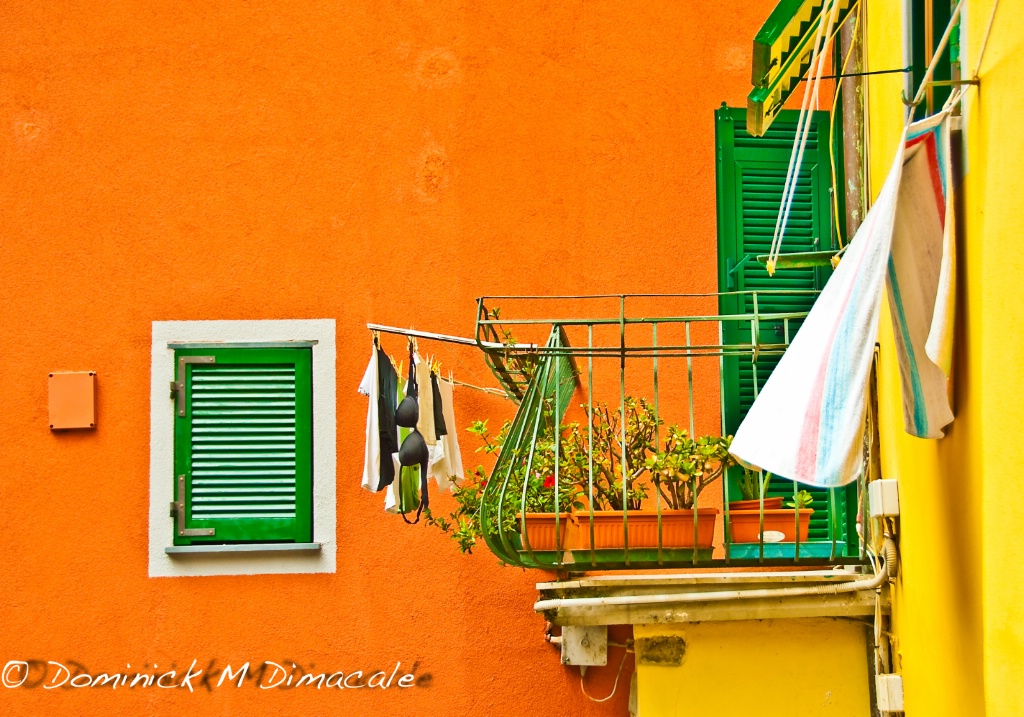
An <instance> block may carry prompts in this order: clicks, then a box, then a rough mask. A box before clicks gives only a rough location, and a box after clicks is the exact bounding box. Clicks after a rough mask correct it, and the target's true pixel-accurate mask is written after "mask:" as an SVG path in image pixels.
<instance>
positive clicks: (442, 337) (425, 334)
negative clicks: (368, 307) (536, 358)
mask: <svg viewBox="0 0 1024 717" xmlns="http://www.w3.org/2000/svg"><path fill="white" fill-rule="evenodd" d="M366 328H368V329H369V330H370V331H380V332H381V333H384V334H398V335H399V336H412V337H415V338H418V339H428V340H430V341H443V342H445V343H449V344H459V345H461V346H473V347H475V348H481V347H482V348H485V349H535V348H537V345H536V344H500V343H495V342H493V341H477V340H476V339H467V338H465V337H463V336H449V335H448V334H435V333H433V332H431V331H417V330H415V329H400V328H397V327H395V326H382V325H381V324H367V325H366Z"/></svg>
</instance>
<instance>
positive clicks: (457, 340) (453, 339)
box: [366, 323, 536, 398]
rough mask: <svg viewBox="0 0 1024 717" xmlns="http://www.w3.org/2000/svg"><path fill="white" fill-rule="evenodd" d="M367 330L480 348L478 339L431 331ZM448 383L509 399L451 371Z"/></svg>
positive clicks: (488, 344) (375, 327)
mask: <svg viewBox="0 0 1024 717" xmlns="http://www.w3.org/2000/svg"><path fill="white" fill-rule="evenodd" d="M366 328H368V329H369V330H370V331H371V332H373V333H374V334H376V333H378V332H383V333H387V334H397V335H399V336H406V337H408V338H410V339H417V338H420V339H427V340H430V341H441V342H444V343H450V344H458V345H460V346H477V347H478V344H477V342H476V339H467V338H464V337H462V336H449V335H448V334H437V333H432V332H430V331H417V330H415V329H400V328H397V327H394V326H383V325H381V324H370V323H368V324H367V325H366ZM481 344H482V345H483V346H485V347H487V348H492V347H497V348H536V344H496V343H492V342H489V341H483V342H481ZM431 363H433V362H431ZM400 366H401V364H397V365H396V369H397V368H399V367H400ZM448 381H449V383H451V384H453V385H455V386H462V387H463V388H469V389H472V390H474V391H480V392H481V393H487V394H490V395H492V396H501V397H502V398H507V397H508V394H507V393H506V392H505V391H503V390H502V389H500V388H489V387H485V386H477V385H474V384H472V383H466V382H465V381H459V380H458V379H456V378H454V377H453V376H452V374H451V371H449V372H448Z"/></svg>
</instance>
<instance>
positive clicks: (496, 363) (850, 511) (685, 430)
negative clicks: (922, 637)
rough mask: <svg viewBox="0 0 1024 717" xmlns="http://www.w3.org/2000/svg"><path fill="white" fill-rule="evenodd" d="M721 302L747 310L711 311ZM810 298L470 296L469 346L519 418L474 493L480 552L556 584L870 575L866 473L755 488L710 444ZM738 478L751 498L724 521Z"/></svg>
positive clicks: (717, 440) (743, 403)
mask: <svg viewBox="0 0 1024 717" xmlns="http://www.w3.org/2000/svg"><path fill="white" fill-rule="evenodd" d="M723 296H731V297H737V298H741V299H742V301H739V302H737V303H738V305H741V306H751V307H752V310H751V311H748V312H746V313H736V314H721V313H719V312H718V306H719V303H720V300H721V299H722V297H723ZM814 298H815V292H810V291H776V292H772V291H764V292H734V293H732V294H725V295H723V294H678V295H642V294H630V295H601V296H563V297H484V298H481V299H480V300H479V303H478V314H477V322H476V323H477V325H476V340H477V344H478V346H479V347H480V349H481V350H482V351H483V352H484V354H485V357H486V361H487V363H488V365H489V366H490V368H491V370H492V371H493V373H494V375H495V376H496V378H497V379H498V380H499V382H500V383H501V384H502V386H503V387H504V388H505V390H506V392H507V393H508V395H509V397H510V398H512V399H513V400H514V401H516V402H517V403H518V404H519V408H518V410H517V412H516V415H515V417H514V418H513V419H512V420H511V421H510V422H508V423H507V424H506V425H505V426H504V427H503V429H502V430H501V432H500V434H499V437H498V440H499V442H500V443H501V448H500V450H499V451H498V457H497V460H496V462H495V465H494V468H493V470H492V471H491V474H490V476H489V478H488V480H487V483H486V485H485V487H484V489H483V493H482V497H481V506H480V522H481V528H482V531H483V534H484V539H485V541H486V543H487V545H488V547H489V548H490V549H491V551H492V552H494V554H495V555H497V556H498V557H499V558H500V559H501V560H502V561H504V562H506V563H508V564H512V565H518V566H523V567H538V568H547V569H562V570H617V569H639V568H673V567H697V568H702V567H707V568H710V567H727V566H736V567H743V566H794V565H806V566H822V565H836V564H844V565H849V564H860V563H864V562H866V558H865V551H864V546H863V543H862V541H861V540H860V537H859V534H860V532H861V531H860V529H859V523H858V520H859V518H858V516H860V515H863V514H864V510H863V501H864V499H865V490H864V487H865V480H866V477H865V478H862V479H861V480H860V481H858V482H857V483H856V484H854V485H852V486H849V487H847V488H837V489H831V490H828V489H816V488H815V489H811V488H810V487H809V486H800V485H798V484H796V483H794V482H792V481H788V480H786V479H785V478H784V477H779V476H775V477H771V480H770V482H769V483H768V484H767V485H765V481H764V478H765V476H763V475H761V474H756V475H755V474H751V473H750V472H748V471H744V469H743V468H742V467H740V466H736V465H735V464H734V462H733V461H732V459H731V458H730V457H729V456H728V454H727V451H726V447H727V439H723V436H724V434H725V416H726V413H727V411H726V405H727V403H729V402H732V403H729V405H731V406H734V407H735V406H740V409H739V410H742V411H743V412H744V413H745V410H746V408H749V403H750V401H751V400H752V399H753V397H756V394H757V390H758V388H759V387H760V386H763V385H764V381H765V380H767V378H768V375H769V374H770V372H771V370H772V369H773V368H774V366H775V364H776V363H777V362H778V359H779V357H780V356H781V355H782V354H783V352H785V350H786V348H787V347H788V346H789V344H790V342H791V340H792V338H793V336H794V335H795V334H796V332H797V331H798V329H799V327H800V325H801V323H802V321H803V319H804V318H805V317H806V315H807V309H808V308H809V306H810V304H812V303H813V300H814ZM764 306H771V307H772V308H773V310H772V311H764V310H763V309H760V308H759V307H764ZM780 308H781V310H780ZM594 315H596V317H595V316H594ZM744 392H746V393H752V396H748V397H746V398H744V397H743V396H740V397H739V401H738V403H737V395H736V394H737V393H744ZM732 414H735V411H732ZM733 417H734V418H735V416H733ZM862 473H863V474H864V475H865V476H866V474H867V471H863V472H862ZM744 482H746V484H747V485H748V486H749V485H751V484H753V485H756V486H757V489H756V496H755V499H754V500H755V502H754V503H753V504H748V505H746V506H740V507H736V506H735V505H734V506H733V507H730V502H731V501H733V500H737V499H739V498H740V486H741V484H742V483H744ZM803 491H807V492H806V493H804V492H803ZM808 499H809V500H811V501H812V502H811V503H810V505H809V506H808V507H802V506H801V503H802V502H806V501H807V500H808ZM779 504H782V505H779ZM719 515H721V517H722V520H721V521H719V520H718V516H719Z"/></svg>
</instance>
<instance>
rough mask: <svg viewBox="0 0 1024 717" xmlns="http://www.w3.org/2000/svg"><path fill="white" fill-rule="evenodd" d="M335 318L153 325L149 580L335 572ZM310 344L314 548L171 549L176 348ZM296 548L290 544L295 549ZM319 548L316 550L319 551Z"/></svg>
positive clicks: (172, 531)
mask: <svg viewBox="0 0 1024 717" xmlns="http://www.w3.org/2000/svg"><path fill="white" fill-rule="evenodd" d="M334 337H335V325H334V319H297V320H294V321H290V320H285V321H279V320H243V321H154V322H153V343H152V364H151V366H152V368H151V376H150V379H151V380H150V416H149V576H150V577H153V578H155V577H175V576H200V575H258V574H271V573H333V572H335V571H336V553H337V537H336V524H337V518H336V514H335V511H336V506H337V480H336V471H337V445H336V441H337V430H336V417H335V390H336V380H335V360H336V355H337V353H336V348H335V338H334ZM286 341H314V342H316V343H315V344H314V345H313V348H312V351H313V543H314V544H318V546H317V545H313V546H306V547H307V549H305V550H294V549H289V548H288V546H274V545H269V546H268V545H263V546H258V545H253V546H247V545H241V546H201V547H199V548H198V549H196V550H192V551H190V550H185V551H181V550H178V551H177V552H175V551H173V550H172V552H170V553H169V552H168V550H167V549H168V548H173V546H174V521H173V519H172V518H171V517H170V515H169V510H170V504H171V501H173V500H174V402H173V401H172V400H171V398H170V390H169V389H170V383H171V381H172V380H173V379H174V349H173V348H171V347H170V346H169V344H173V343H202V342H209V343H210V344H211V346H212V347H213V346H216V345H217V344H245V343H251V344H261V343H272V342H286ZM292 547H294V546H292ZM317 547H318V549H317Z"/></svg>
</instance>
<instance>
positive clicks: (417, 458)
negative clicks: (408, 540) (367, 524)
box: [395, 344, 430, 523]
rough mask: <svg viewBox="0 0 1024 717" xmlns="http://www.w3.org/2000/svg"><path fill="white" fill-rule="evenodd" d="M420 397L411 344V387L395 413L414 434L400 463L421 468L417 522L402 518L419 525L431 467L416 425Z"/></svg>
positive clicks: (403, 449) (407, 439)
mask: <svg viewBox="0 0 1024 717" xmlns="http://www.w3.org/2000/svg"><path fill="white" fill-rule="evenodd" d="M419 395H420V393H419V386H418V385H417V383H416V359H415V356H414V354H413V350H412V345H411V344H410V345H409V386H408V389H407V390H406V394H405V398H403V399H402V402H401V403H400V404H399V405H398V409H397V410H396V411H395V421H396V423H398V425H399V426H401V427H402V428H411V429H412V433H410V434H409V435H408V436H406V437H405V440H404V441H402V447H401V448H399V449H398V462H399V464H400V465H402V466H403V467H404V466H415V465H419V467H420V505H419V508H417V509H416V520H409V519H408V518H406V517H405V513H402V518H404V519H405V522H407V523H418V522H419V521H420V513H422V512H423V509H424V508H428V507H429V505H428V502H429V497H428V495H427V470H428V469H429V467H430V449H429V448H427V442H426V441H425V440H424V439H423V436H422V435H421V434H420V432H419V430H418V429H417V428H416V424H417V423H418V422H419V419H420V406H419ZM398 493H399V495H401V494H402V474H401V472H399V474H398Z"/></svg>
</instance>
